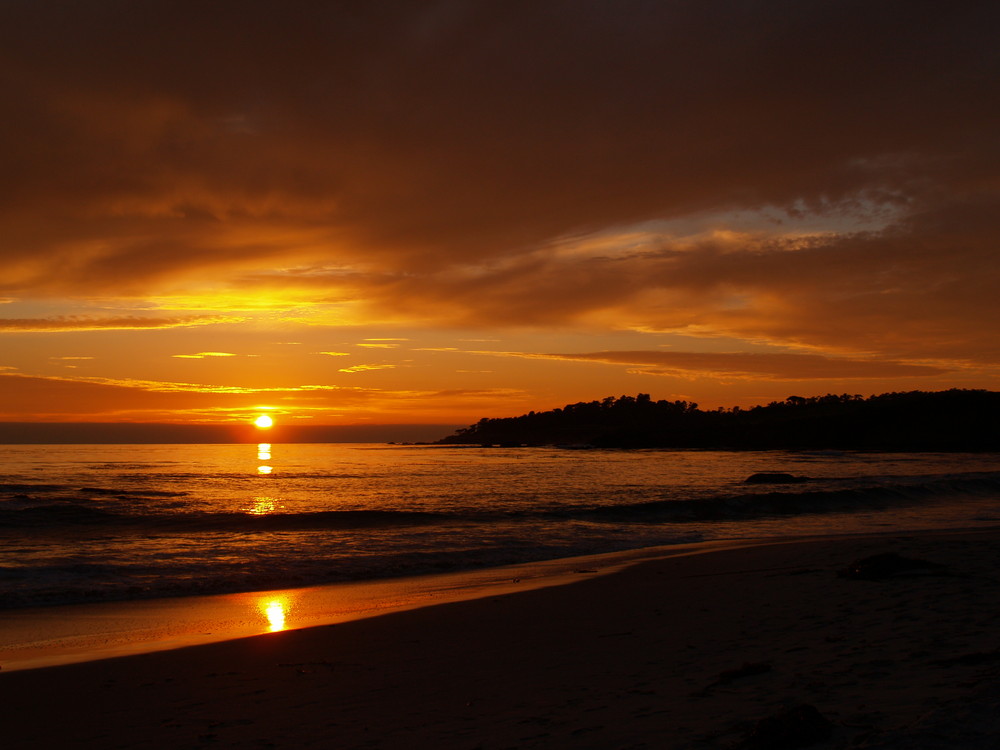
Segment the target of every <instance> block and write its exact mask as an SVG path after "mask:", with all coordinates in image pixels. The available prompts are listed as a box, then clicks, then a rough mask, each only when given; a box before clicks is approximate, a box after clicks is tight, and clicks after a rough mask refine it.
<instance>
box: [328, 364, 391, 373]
mask: <svg viewBox="0 0 1000 750" xmlns="http://www.w3.org/2000/svg"><path fill="white" fill-rule="evenodd" d="M396 367H397V365H354V366H352V367H343V368H341V369H340V370H338V372H346V373H355V372H367V371H369V370H393V369H395V368H396Z"/></svg>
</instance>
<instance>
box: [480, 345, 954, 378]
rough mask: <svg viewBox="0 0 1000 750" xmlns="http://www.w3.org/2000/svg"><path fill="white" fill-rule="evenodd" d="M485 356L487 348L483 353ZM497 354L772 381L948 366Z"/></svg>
mask: <svg viewBox="0 0 1000 750" xmlns="http://www.w3.org/2000/svg"><path fill="white" fill-rule="evenodd" d="M483 353H484V354H486V353H487V352H483ZM489 353H490V354H495V355H498V356H515V357H526V358H530V359H561V360H571V361H577V362H599V363H603V364H616V365H631V366H633V367H638V368H641V371H642V372H644V373H647V374H653V375H672V376H678V375H691V374H697V375H701V376H715V377H727V378H753V379H761V378H763V379H773V380H839V379H859V378H863V379H869V380H870V379H873V378H900V377H902V378H915V377H930V376H937V375H943V374H945V373H947V372H948V370H946V369H944V368H941V367H936V366H932V365H913V364H907V363H903V362H891V361H882V360H873V359H849V358H833V357H824V356H821V355H818V354H795V353H754V352H733V353H725V352H663V351H631V352H628V351H609V352H589V353H580V354H531V353H522V352H489Z"/></svg>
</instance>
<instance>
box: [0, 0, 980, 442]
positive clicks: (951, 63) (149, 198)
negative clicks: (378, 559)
mask: <svg viewBox="0 0 1000 750" xmlns="http://www.w3.org/2000/svg"><path fill="white" fill-rule="evenodd" d="M288 6H291V7H288ZM0 14H2V18H0V21H2V22H0V61H2V65H0V87H2V91H0V93H2V95H3V101H4V103H5V107H4V108H5V116H4V117H3V118H0V150H2V152H3V153H2V163H3V164H4V165H5V166H4V169H3V170H2V171H0V195H2V198H3V199H2V200H0V260H2V269H3V273H2V274H0V421H154V422H161V421H171V422H189V421H195V422H228V421H242V420H248V419H250V418H251V417H252V416H254V415H255V414H257V413H260V412H261V411H268V412H269V413H271V414H273V415H275V417H276V419H278V421H279V423H281V422H285V423H287V422H302V423H312V424H355V423H469V422H473V421H475V420H477V419H479V418H480V417H483V416H508V415H515V414H520V413H523V412H526V411H528V410H531V409H536V410H538V409H547V408H551V407H554V406H560V405H562V404H565V403H568V402H575V401H581V400H593V399H600V398H603V397H605V396H609V395H620V394H625V393H629V394H634V393H637V392H645V393H650V394H652V396H653V397H654V398H657V399H658V398H666V399H685V400H689V401H695V402H697V403H699V404H700V405H701V406H703V407H716V406H720V405H724V406H733V405H741V406H748V405H752V404H755V403H761V402H765V403H766V402H768V401H771V400H775V399H781V398H784V397H786V396H789V395H793V394H796V395H813V394H821V393H827V392H837V393H844V392H848V393H858V394H863V395H868V394H872V393H880V392H884V391H893V390H916V389H921V390H938V389H943V388H951V387H961V388H990V389H996V388H997V387H998V373H1000V368H998V361H1000V346H998V343H997V340H998V339H997V336H996V333H997V327H998V326H997V324H998V321H1000V314H998V309H997V308H998V302H997V300H998V298H1000V295H998V293H997V291H996V290H997V289H998V288H1000V284H998V282H1000V279H998V276H1000V274H998V266H1000V261H998V258H1000V177H998V175H1000V172H998V156H1000V139H998V138H997V133H998V132H1000V116H998V115H1000V97H997V96H996V82H997V80H1000V76H998V74H1000V52H998V49H1000V48H998V46H997V44H996V43H995V38H994V32H995V30H996V29H997V28H1000V25H998V21H1000V8H998V6H997V5H996V4H994V3H985V2H984V3H979V2H953V3H941V2H924V1H922V0H914V1H913V2H909V3H906V4H889V3H885V4H883V3H871V2H850V1H838V2H832V1H831V2H823V1H817V2H800V1H795V2H792V1H791V0H789V1H788V2H781V1H780V0H776V1H773V2H760V3H745V2H735V0H734V1H733V2H724V1H723V2H713V3H706V2H701V1H700V0H699V1H697V2H695V1H693V0H692V1H689V2H685V1H680V0H678V1H676V2H663V3H648V2H639V1H638V0H634V1H633V0H618V1H616V2H597V1H596V0H595V1H593V2H591V1H582V0H562V1H561V2H552V1H551V0H531V1H530V2H529V1H525V2H519V1H517V0H512V1H511V2H485V1H484V2H477V1H476V0H438V1H434V2H410V1H407V2H388V1H383V2H364V3H359V2H339V3H338V2H330V3H290V4H285V3H277V2H253V1H252V0H244V1H243V2H239V3H235V2H225V1H221V0H220V2H213V3H207V4H206V3H193V2H184V1H178V0H173V1H172V2H169V3H167V2H159V1H157V0H149V1H148V2H143V3H122V2H111V1H110V0H93V1H92V2H86V3H80V2H69V1H68V0H65V1H62V2H60V1H56V0H51V1H48V2H44V3H38V2H30V3H29V2H25V1H22V0H16V1H14V2H9V3H5V4H4V8H3V10H2V11H0Z"/></svg>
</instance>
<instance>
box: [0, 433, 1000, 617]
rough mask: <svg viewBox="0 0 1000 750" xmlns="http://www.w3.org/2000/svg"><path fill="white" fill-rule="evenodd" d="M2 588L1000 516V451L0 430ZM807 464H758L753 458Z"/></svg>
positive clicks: (215, 579) (294, 580) (360, 567)
mask: <svg viewBox="0 0 1000 750" xmlns="http://www.w3.org/2000/svg"><path fill="white" fill-rule="evenodd" d="M0 452H2V460H0V607H4V608H16V607H30V606H36V605H46V604H74V603H81V602H93V601H110V600H124V599H140V598H157V597H172V596H182V595H197V594H215V593H230V592H239V591H256V590H266V589H277V588H291V587H297V586H310V585H316V584H322V583H333V582H343V581H358V580H370V579H379V578H390V577H396V576H405V575H415V574H426V573H435V572H448V571H459V570H468V569H473V568H482V567H490V566H499V565H505V564H511V563H519V562H530V561H537V560H545V559H554V558H560V557H569V556H575V555H584V554H593V553H601V552H612V551H619V550H624V549H633V548H641V547H647V546H655V545H669V544H679V543H685V542H695V541H703V540H717V539H739V538H748V537H760V536H773V535H779V536H780V535H789V536H793V535H802V534H828V533H855V532H865V531H882V530H886V529H898V530H900V531H904V530H911V529H922V528H942V527H975V526H982V525H989V524H996V523H998V522H1000V454H892V453H850V452H848V453H840V452H774V451H771V452H725V451H612V450H607V451H604V450H568V449H558V448H479V447H475V448H458V447H449V448H446V447H429V446H391V445H368V444H356V445H345V444H328V445H314V444H311V445H280V444H274V445H268V444H261V445H87V446H79V445H50V446H0ZM764 471H782V472H790V473H792V474H795V475H800V476H806V477H809V478H810V479H809V481H808V482H803V483H800V484H791V485H755V484H747V483H745V482H744V480H745V479H746V477H748V476H749V475H751V474H753V473H755V472H764Z"/></svg>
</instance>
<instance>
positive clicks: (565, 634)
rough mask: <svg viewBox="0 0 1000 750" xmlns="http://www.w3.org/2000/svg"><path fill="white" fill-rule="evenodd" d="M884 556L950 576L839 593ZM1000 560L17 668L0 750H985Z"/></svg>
mask: <svg viewBox="0 0 1000 750" xmlns="http://www.w3.org/2000/svg"><path fill="white" fill-rule="evenodd" d="M884 552H895V553H898V554H900V555H904V556H905V557H907V558H914V559H922V560H927V561H929V562H930V563H934V564H936V565H939V566H943V567H939V568H934V567H931V568H929V569H927V570H924V571H922V572H921V571H917V572H916V573H913V572H911V573H910V574H905V575H898V576H890V577H888V578H886V579H883V580H850V579H847V578H842V577H838V576H837V575H836V572H837V571H839V570H843V569H844V568H845V567H846V566H848V565H849V564H850V563H851V562H852V561H853V560H856V559H858V558H861V557H866V556H868V555H873V554H878V553H884ZM998 558H1000V529H998V528H989V529H975V530H961V531H956V530H945V531H930V532H924V531H920V532H899V531H891V532H888V533H885V534H880V533H875V534H865V535H861V536H842V537H838V536H834V537H822V538H809V539H799V540H785V539H782V540H777V543H764V544H759V543H758V544H755V545H753V546H750V545H746V544H744V545H742V546H737V547H735V548H730V549H713V550H711V551H709V553H707V554H699V553H694V552H688V553H687V554H680V555H675V556H670V557H665V558H662V559H657V560H652V561H647V562H641V563H636V564H626V565H624V566H622V567H620V568H619V569H617V570H615V571H614V572H611V573H609V574H606V575H592V576H591V577H589V578H587V579H585V580H577V581H576V582H574V583H571V584H568V585H553V586H548V587H544V588H542V587H538V588H535V589H533V590H522V591H518V592H514V593H508V592H502V593H501V592H493V593H491V594H487V595H485V596H482V597H480V598H478V599H474V600H467V601H456V602H449V603H437V604H435V605H433V606H421V607H419V608H416V609H409V610H408V611H398V612H392V613H389V614H383V615H380V616H378V617H370V618H368V619H363V620H355V621H351V622H341V623H339V624H335V625H328V626H321V627H310V628H306V629H302V630H286V631H283V632H275V633H270V634H267V635H263V636H255V637H249V638H241V639H237V640H229V641H225V642H220V643H213V644H209V645H201V646H192V647H187V648H181V649H177V650H172V651H158V652H155V653H145V654H141V655H134V656H128V657H124V658H114V659H107V660H101V661H91V662H84V663H78V664H70V665H65V666H58V667H47V668H40V669H24V670H20V671H12V672H7V671H6V670H4V671H2V672H0V700H2V701H3V703H4V705H5V707H6V713H7V716H8V717H9V718H8V719H7V720H6V721H5V746H7V747H14V748H21V747H24V748H27V747H38V746H72V747H81V748H103V747H112V746H113V747H126V748H127V747H143V748H147V749H148V748H160V747H162V748H167V747H209V746H214V747H272V748H274V747H278V748H293V747H294V748H298V747H330V746H342V747H380V748H422V747H428V748H430V747H435V748H456V750H457V748H475V747H481V748H483V750H490V749H491V748H506V747H519V748H521V747H523V748H559V747H567V748H569V747H572V748H579V747H591V748H606V747H657V748H678V749H679V748H706V749H714V748H719V750H721V749H722V748H747V749H748V750H749V749H750V748H756V747H764V746H768V745H761V744H759V742H758V744H756V745H755V744H753V743H754V742H755V740H753V736H754V732H757V733H758V741H759V733H760V732H761V731H764V729H766V728H767V727H768V726H771V727H772V728H773V726H774V721H771V722H770V723H768V721H767V720H768V719H775V717H778V719H775V720H780V717H782V716H787V715H788V711H789V710H796V709H801V710H805V709H803V708H802V707H809V708H810V709H811V710H812V711H815V713H816V715H818V716H819V717H820V719H819V720H817V721H816V723H815V725H814V726H813V729H812V731H815V732H816V733H817V734H816V737H815V738H814V740H815V741H811V744H809V746H810V747H813V746H815V747H817V748H831V749H832V748H842V747H843V748H846V747H862V748H872V749H874V748H880V749H884V750H889V749H890V748H912V747H920V748H922V749H924V750H932V749H933V748H939V747H940V748H954V747H963V748H980V747H982V748H986V747H992V745H990V744H989V742H995V734H994V730H993V727H994V724H995V719H994V717H995V714H996V711H997V710H998V708H1000V697H998V696H1000V690H998V689H1000V648H998V647H1000V636H998V635H996V633H997V625H998V623H1000V581H998V580H997V578H996V573H995V568H996V561H997V559H998ZM54 719H56V720H54ZM762 727H763V729H762ZM820 735H822V737H820ZM770 746H775V747H776V746H779V745H778V744H777V743H773V742H772V744H771V745H770ZM803 746H805V745H803Z"/></svg>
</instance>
